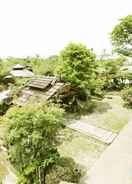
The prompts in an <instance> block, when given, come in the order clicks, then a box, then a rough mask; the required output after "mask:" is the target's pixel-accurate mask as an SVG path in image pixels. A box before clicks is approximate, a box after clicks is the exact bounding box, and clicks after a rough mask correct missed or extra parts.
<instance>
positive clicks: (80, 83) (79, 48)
mask: <svg viewBox="0 0 132 184" xmlns="http://www.w3.org/2000/svg"><path fill="white" fill-rule="evenodd" d="M95 58H96V56H95V54H94V53H93V52H92V51H91V50H90V49H87V48H86V46H85V45H83V44H76V43H70V44H69V45H68V46H67V47H65V48H64V50H62V52H61V53H60V67H59V70H58V74H59V75H60V76H61V78H62V79H64V80H65V81H67V82H70V83H71V84H72V85H73V86H75V87H79V88H80V89H82V90H90V88H91V86H92V79H93V78H94V75H95Z"/></svg>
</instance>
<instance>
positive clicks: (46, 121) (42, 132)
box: [5, 104, 64, 184]
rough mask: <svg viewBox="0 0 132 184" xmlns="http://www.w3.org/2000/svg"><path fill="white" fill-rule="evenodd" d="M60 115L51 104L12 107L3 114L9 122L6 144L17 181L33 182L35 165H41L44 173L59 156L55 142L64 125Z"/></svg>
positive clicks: (24, 183) (25, 183) (27, 183)
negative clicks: (17, 176) (16, 173)
mask: <svg viewBox="0 0 132 184" xmlns="http://www.w3.org/2000/svg"><path fill="white" fill-rule="evenodd" d="M63 114H64V111H63V110H62V109H60V108H59V107H58V106H57V105H53V104H39V105H38V106H34V105H32V104H30V105H27V106H24V107H22V108H18V107H14V108H12V109H10V110H9V111H8V113H7V114H6V116H5V120H6V122H7V123H8V124H9V128H8V132H7V136H6V145H7V148H8V151H9V157H10V161H11V163H12V164H13V165H14V167H15V168H16V170H17V171H18V173H19V174H20V180H19V183H23V184H32V183H35V184H37V183H38V172H37V170H38V168H39V166H43V167H44V173H45V175H46V171H47V170H49V169H50V167H51V166H52V164H54V162H56V160H57V159H58V158H59V154H58V151H57V148H56V146H57V145H56V144H57V139H58V137H57V134H58V132H59V130H60V129H61V128H62V127H63V126H64V125H63V121H64V118H63ZM36 172H37V174H36Z"/></svg>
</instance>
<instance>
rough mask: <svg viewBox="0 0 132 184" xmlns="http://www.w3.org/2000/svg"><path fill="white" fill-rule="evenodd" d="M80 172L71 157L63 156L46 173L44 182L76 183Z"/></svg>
mask: <svg viewBox="0 0 132 184" xmlns="http://www.w3.org/2000/svg"><path fill="white" fill-rule="evenodd" d="M82 174H83V173H82V171H81V169H79V166H78V165H77V164H76V163H75V162H74V160H73V159H72V158H64V157H63V158H61V159H60V160H59V162H58V163H57V164H56V165H54V166H53V167H52V170H51V171H50V172H49V173H48V174H47V176H46V184H53V183H54V184H58V183H59V182H60V181H67V182H73V183H78V182H79V180H80V177H81V176H82Z"/></svg>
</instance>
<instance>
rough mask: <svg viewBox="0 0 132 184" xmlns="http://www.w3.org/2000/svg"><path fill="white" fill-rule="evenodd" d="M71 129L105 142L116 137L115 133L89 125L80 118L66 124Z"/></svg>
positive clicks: (110, 141) (111, 140)
mask: <svg viewBox="0 0 132 184" xmlns="http://www.w3.org/2000/svg"><path fill="white" fill-rule="evenodd" d="M67 127H68V128H71V129H73V130H77V131H79V132H81V133H83V134H86V135H88V136H90V137H92V138H95V139H98V140H100V141H102V142H104V143H106V144H110V143H112V142H113V140H114V139H115V138H116V136H117V134H116V133H113V132H111V131H108V130H105V129H102V128H98V127H95V126H93V125H89V124H87V123H86V122H84V121H82V120H80V121H79V120H77V121H75V122H74V123H72V124H70V125H68V126H67Z"/></svg>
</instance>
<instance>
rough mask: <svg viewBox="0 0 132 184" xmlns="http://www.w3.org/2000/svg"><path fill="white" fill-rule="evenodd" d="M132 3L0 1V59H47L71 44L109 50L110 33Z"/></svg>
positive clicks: (128, 0) (120, 0)
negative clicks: (11, 57) (81, 44)
mask: <svg viewBox="0 0 132 184" xmlns="http://www.w3.org/2000/svg"><path fill="white" fill-rule="evenodd" d="M128 14H132V0H0V57H7V56H17V57H23V56H33V55H35V54H39V55H41V56H48V55H52V54H56V53H58V52H59V51H60V50H61V49H62V48H63V47H64V46H66V45H67V44H68V43H69V42H70V41H75V42H82V43H84V44H86V45H87V47H89V48H94V50H95V51H96V52H98V53H99V52H101V51H102V50H103V49H105V48H106V49H107V50H110V49H111V46H110V41H109V33H110V32H111V31H112V28H113V26H114V25H115V24H117V22H118V19H119V18H120V17H122V16H126V15H128Z"/></svg>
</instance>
